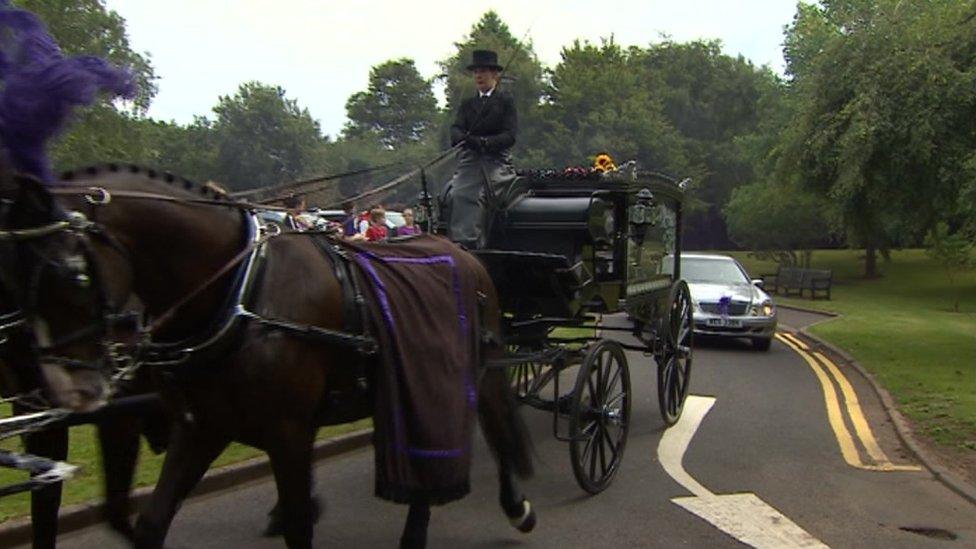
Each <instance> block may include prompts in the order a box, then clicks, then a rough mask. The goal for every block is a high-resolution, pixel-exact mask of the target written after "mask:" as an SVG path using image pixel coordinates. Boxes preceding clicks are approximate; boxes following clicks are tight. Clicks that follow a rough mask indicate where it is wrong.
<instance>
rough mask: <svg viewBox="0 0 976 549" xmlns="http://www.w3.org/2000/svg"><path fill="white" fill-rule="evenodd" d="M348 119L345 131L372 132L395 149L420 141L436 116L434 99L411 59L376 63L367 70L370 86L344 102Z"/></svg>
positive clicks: (350, 133)
mask: <svg viewBox="0 0 976 549" xmlns="http://www.w3.org/2000/svg"><path fill="white" fill-rule="evenodd" d="M346 113H347V116H348V117H349V123H348V124H346V128H345V134H346V135H347V136H348V137H353V138H359V137H365V136H375V137H377V138H378V139H379V141H380V143H382V144H383V146H384V147H387V148H390V149H396V148H399V147H402V146H404V145H407V144H409V143H417V142H419V141H422V140H423V139H424V138H425V137H426V136H427V134H428V132H429V131H430V130H431V128H432V127H433V126H434V124H435V123H436V120H437V114H438V111H437V100H436V99H435V98H434V92H433V91H431V83H430V81H429V80H425V79H424V78H423V77H422V76H420V73H419V72H417V67H416V66H415V65H414V62H413V60H412V59H397V60H393V61H387V62H386V63H383V64H381V65H377V66H375V67H373V68H372V70H370V72H369V87H368V88H367V90H366V91H363V92H358V93H355V94H353V95H352V96H351V97H350V98H349V100H348V101H347V102H346Z"/></svg>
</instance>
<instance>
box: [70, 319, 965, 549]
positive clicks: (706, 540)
mask: <svg viewBox="0 0 976 549" xmlns="http://www.w3.org/2000/svg"><path fill="white" fill-rule="evenodd" d="M808 320H809V319H808ZM799 322H804V320H801V319H800V317H797V320H794V323H799ZM628 359H629V361H630V365H631V371H632V374H631V375H632V382H633V389H634V401H633V405H634V406H633V411H632V427H631V432H630V438H629V442H628V445H627V448H626V454H625V456H624V460H623V465H622V466H621V468H620V470H619V473H618V475H617V477H616V479H615V481H614V483H613V485H612V486H611V487H610V488H608V489H607V490H606V491H605V492H603V493H602V494H600V495H598V496H587V495H586V494H585V493H584V492H583V491H582V490H580V489H579V488H578V487H577V486H576V483H575V480H574V478H573V473H572V470H571V466H570V463H569V451H568V448H567V446H566V444H564V443H561V442H558V441H556V440H554V439H553V438H552V435H551V417H550V416H549V415H548V414H547V413H544V412H539V411H534V410H529V409H526V410H525V415H526V418H527V420H528V421H529V423H530V427H531V430H532V434H533V438H534V442H535V448H536V452H537V455H538V461H537V469H538V471H537V475H536V477H535V478H533V479H532V480H530V481H529V482H527V483H525V491H526V493H527V495H528V496H529V498H530V499H531V500H532V502H533V504H534V506H535V508H536V509H537V511H538V514H539V525H538V527H537V528H536V530H535V531H534V532H532V533H531V534H529V535H523V534H519V533H518V532H516V531H515V530H513V529H512V528H511V527H509V525H508V523H507V521H506V520H505V518H504V517H503V515H502V513H501V511H500V509H499V508H498V505H497V491H496V488H495V486H496V480H495V475H494V467H493V463H492V461H491V459H490V458H489V457H488V453H487V450H486V449H485V447H484V445H483V444H479V448H478V452H477V454H476V459H475V469H474V471H473V478H472V484H473V491H472V494H471V495H469V496H468V497H467V498H466V499H464V500H462V501H461V502H458V503H455V504H452V505H448V506H446V507H443V508H438V509H435V510H434V515H433V518H432V521H431V527H430V546H431V547H438V548H439V547H444V548H453V547H557V548H567V547H730V546H738V545H741V544H740V542H739V541H737V538H736V537H733V536H732V535H729V534H727V533H725V532H723V530H722V529H720V526H721V524H723V523H724V524H725V528H726V529H729V528H730V527H729V524H731V525H732V526H731V529H732V530H736V529H737V528H739V527H742V526H743V525H747V524H751V523H753V522H756V521H758V522H759V523H762V521H766V522H765V524H766V525H767V526H766V527H764V528H763V530H769V531H773V530H777V529H778V528H780V527H782V526H783V525H784V523H789V524H792V525H795V526H792V527H794V528H797V529H802V531H803V532H805V535H806V536H807V538H806V539H808V540H810V541H811V545H813V544H815V542H816V541H818V540H819V542H821V543H823V544H826V545H829V546H831V547H885V548H888V547H943V546H944V547H976V506H974V505H972V504H970V503H968V502H966V501H965V500H963V499H961V498H960V497H958V496H956V495H955V494H954V493H952V492H950V491H949V490H948V489H946V488H945V487H944V486H942V485H941V484H939V483H938V482H937V481H935V480H934V479H933V478H932V477H931V475H929V474H928V473H927V472H924V471H907V472H906V471H894V472H881V471H871V470H864V469H860V468H856V467H852V466H851V465H849V464H848V462H846V461H845V459H844V457H842V454H841V450H840V446H839V443H838V438H837V437H836V436H835V429H832V426H831V424H830V422H829V421H828V415H827V411H826V407H825V397H824V389H823V387H822V386H821V384H820V382H819V381H818V377H817V376H816V375H815V373H814V370H813V369H812V368H811V366H810V365H809V364H808V363H807V362H806V361H805V360H804V359H803V358H801V356H800V355H799V354H797V352H795V351H794V350H793V349H791V348H789V347H787V346H786V345H785V344H784V343H782V342H781V341H779V340H776V341H774V344H773V346H772V349H771V350H770V351H769V352H765V353H763V352H754V351H752V350H751V347H750V346H749V345H748V344H747V343H745V342H743V343H737V342H730V343H723V342H712V341H699V342H698V347H697V348H696V350H695V360H694V370H693V381H692V393H693V394H694V395H704V396H708V397H713V398H714V399H715V400H714V402H712V401H710V400H707V399H701V400H699V401H698V403H705V402H710V403H711V408H710V410H708V411H707V414H706V415H704V417H703V419H702V420H701V422H700V425H699V424H698V423H697V422H692V423H695V424H694V425H691V424H690V423H689V422H685V418H683V420H682V423H679V425H681V426H682V429H681V430H682V431H683V432H689V433H690V435H689V436H690V437H691V438H690V444H689V445H688V449H687V452H686V453H684V456H683V465H684V469H685V470H686V471H687V474H688V475H690V478H692V479H693V482H697V483H698V485H699V486H700V487H703V488H702V489H703V490H705V491H707V492H709V493H711V494H715V495H717V498H716V497H712V498H711V499H705V500H702V501H710V502H715V501H725V500H731V499H735V498H722V496H723V495H728V494H740V493H751V494H755V496H756V498H758V499H755V498H752V499H750V501H754V502H755V501H758V500H761V501H762V502H764V503H761V504H759V505H760V507H759V508H757V507H755V506H752V507H748V506H742V505H738V504H739V503H743V502H742V501H741V500H742V499H743V498H745V496H743V497H740V498H739V499H736V502H737V503H736V502H731V501H730V502H727V503H729V504H730V505H729V506H726V507H721V506H719V507H721V508H719V509H717V510H715V512H714V513H713V514H712V515H710V516H709V518H708V520H706V519H705V518H701V517H700V516H698V515H696V514H694V513H692V512H690V511H689V510H686V509H685V508H684V507H682V506H681V505H679V504H678V503H675V502H672V499H673V498H686V499H684V500H681V499H679V502H680V501H689V500H690V498H687V496H691V495H692V492H691V491H689V489H688V488H686V486H687V485H688V484H689V483H688V481H687V479H685V481H684V485H682V484H679V483H678V482H677V481H675V479H674V478H673V477H672V476H671V475H669V473H668V472H666V471H665V469H664V467H663V465H664V464H662V462H661V460H660V459H659V457H658V455H659V454H658V452H659V446H660V445H661V440H662V436H663V434H664V429H663V424H662V422H661V419H660V417H659V415H658V411H657V397H656V389H655V383H656V382H655V377H654V368H653V367H652V359H650V358H646V357H643V356H640V355H639V354H638V353H628ZM843 373H844V374H845V375H846V377H847V378H848V379H849V380H850V383H851V384H852V386H853V389H854V390H855V391H856V393H857V397H858V398H857V400H858V401H859V402H860V406H861V408H862V409H863V412H864V416H865V417H866V418H867V422H868V423H869V424H870V427H871V431H872V432H873V434H874V437H875V438H876V439H877V442H878V446H880V448H881V449H882V450H883V451H884V453H885V454H886V456H887V457H888V458H889V459H890V461H891V462H892V463H893V464H895V465H899V466H901V465H910V464H911V462H910V460H908V459H907V458H906V457H905V454H904V451H903V450H902V449H901V448H900V447H899V445H898V442H897V439H896V438H895V433H894V431H893V429H892V428H891V426H890V425H889V424H888V423H887V421H886V418H885V416H884V414H883V411H882V409H881V408H880V405H879V403H878V402H877V400H876V398H875V397H874V395H873V393H872V392H871V391H870V390H869V388H868V386H867V384H866V383H865V382H864V380H862V379H859V378H858V376H857V374H856V372H854V371H853V370H849V369H845V370H844V371H843ZM564 375H567V376H569V375H572V374H570V373H569V372H567V373H566V374H564ZM568 383H569V380H568V379H567V384H568ZM691 415H693V414H688V413H686V414H685V416H686V418H688V417H690V416H691ZM845 421H846V424H847V425H853V427H856V425H854V424H852V421H853V420H851V419H850V418H847V419H845ZM851 431H852V432H853V431H854V428H852V429H851ZM674 432H675V433H678V431H674ZM669 436H670V437H674V436H675V435H669ZM479 442H480V441H479ZM668 446H669V447H670V442H669V443H668ZM861 450H862V452H863V448H861ZM680 462H681V460H680V455H679V465H680ZM316 483H317V489H318V492H319V494H320V495H321V496H322V497H323V498H324V499H325V501H326V510H325V514H324V516H323V518H322V520H321V521H320V522H319V523H318V525H317V526H316V530H315V535H316V540H315V542H316V546H319V547H325V546H329V547H357V548H358V547H395V546H396V542H397V539H398V536H399V533H400V529H401V527H402V525H403V520H404V518H405V516H406V508H404V507H401V506H396V505H392V504H388V503H385V502H382V501H380V500H377V499H375V498H373V497H371V490H372V452H371V451H369V450H368V449H366V450H362V451H357V452H353V453H350V454H346V455H344V456H341V457H338V458H334V459H331V460H328V461H325V462H322V463H320V464H319V466H318V467H317V469H316ZM749 498H751V496H750V497H749ZM274 500H275V491H274V486H273V483H272V482H271V481H270V479H269V480H267V481H262V482H257V483H254V484H251V485H247V486H243V487H239V488H238V489H236V490H233V491H228V492H224V493H219V494H215V495H212V496H208V497H204V498H200V499H195V500H192V501H190V502H188V503H187V504H186V505H185V506H184V507H183V509H182V510H181V511H180V513H179V515H178V516H177V518H176V520H175V522H174V524H173V528H172V530H171V531H170V535H169V538H168V539H167V546H169V547H256V548H258V547H281V546H283V544H282V543H281V541H280V540H268V539H263V538H261V537H260V532H261V530H262V528H263V526H264V523H265V516H264V514H265V512H266V511H267V509H268V508H269V507H270V506H271V505H272V503H273V502H274ZM771 509H772V510H771ZM723 516H724V518H723ZM787 526H788V525H787ZM902 528H914V529H921V530H926V531H930V532H931V533H934V534H941V535H943V536H956V537H957V539H955V540H944V539H939V538H933V537H929V536H926V535H922V534H919V533H913V532H910V531H907V530H904V529H902ZM739 529H741V528H739ZM746 529H747V528H746ZM763 533H765V532H763ZM737 536H738V539H748V536H747V535H744V534H743V535H738V534H737ZM772 545H777V544H776V543H773V544H772ZM778 545H780V546H783V544H778ZM790 545H792V544H790ZM62 547H65V548H75V547H86V548H87V547H124V544H122V543H121V541H120V540H119V539H118V538H115V537H114V536H113V535H112V534H111V533H109V532H108V531H107V530H106V529H105V528H103V527H94V528H90V529H87V530H83V531H80V532H77V533H74V534H70V535H67V536H63V537H62Z"/></svg>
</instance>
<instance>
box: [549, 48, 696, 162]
mask: <svg viewBox="0 0 976 549" xmlns="http://www.w3.org/2000/svg"><path fill="white" fill-rule="evenodd" d="M561 56H562V60H561V61H560V63H559V65H557V66H556V68H555V69H553V70H552V72H551V74H550V83H549V85H548V86H547V88H546V95H545V98H546V102H545V104H544V105H543V107H542V117H543V120H544V122H543V128H544V131H543V132H541V135H540V136H539V139H538V141H537V143H535V144H533V146H534V147H536V148H537V149H540V150H541V154H540V153H537V156H541V157H545V158H546V159H547V160H549V161H550V162H552V163H554V164H556V165H579V164H583V163H588V162H589V161H590V160H591V159H592V158H593V157H594V156H595V155H596V154H598V153H601V152H608V153H610V154H611V155H612V156H613V157H615V158H616V159H617V160H618V161H621V160H637V161H638V162H639V163H640V164H641V166H643V167H645V168H648V167H652V168H656V169H662V170H670V171H684V168H685V166H686V161H685V158H684V156H683V151H682V143H681V136H680V135H679V134H678V133H677V132H676V131H675V129H674V128H673V127H672V126H671V124H670V123H669V122H668V120H667V119H666V117H665V116H664V113H663V104H662V102H661V100H660V98H659V97H657V96H655V94H654V93H653V91H652V88H651V87H649V86H648V85H647V80H648V76H647V75H645V74H643V71H642V68H641V66H640V64H639V56H640V52H639V50H637V49H636V48H631V49H627V50H625V49H623V48H621V47H620V46H619V45H617V44H616V43H615V42H613V40H607V41H604V42H603V43H602V44H601V45H595V44H591V43H588V42H579V41H576V42H574V43H573V45H572V46H569V47H566V48H563V51H562V53H561Z"/></svg>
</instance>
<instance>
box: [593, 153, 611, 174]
mask: <svg viewBox="0 0 976 549" xmlns="http://www.w3.org/2000/svg"><path fill="white" fill-rule="evenodd" d="M616 169H617V165H616V164H614V163H613V158H611V157H610V155H609V154H607V153H600V154H598V155H596V159H595V160H594V161H593V170H594V171H597V172H600V173H605V172H612V171H615V170H616Z"/></svg>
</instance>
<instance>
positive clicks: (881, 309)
mask: <svg viewBox="0 0 976 549" xmlns="http://www.w3.org/2000/svg"><path fill="white" fill-rule="evenodd" d="M862 254H863V252H861V251H859V250H822V251H817V252H815V253H814V254H813V261H812V265H811V266H812V267H814V268H822V269H832V270H833V273H834V281H835V282H834V287H833V295H832V299H831V300H830V301H823V300H817V301H811V300H810V299H797V298H783V297H780V298H778V299H777V302H779V303H782V304H787V305H797V306H801V307H806V308H810V309H819V310H824V311H833V312H837V313H840V314H842V315H843V316H842V317H841V318H838V319H836V320H833V321H830V322H826V323H823V324H819V325H817V326H814V327H813V328H812V329H811V330H810V331H811V332H812V333H814V334H816V335H817V336H819V337H822V338H824V339H825V340H827V341H830V342H831V343H833V344H835V345H838V346H839V347H841V348H843V349H845V350H846V351H847V352H849V353H850V354H851V355H852V356H854V357H855V358H856V359H857V360H858V362H860V363H861V364H862V365H863V366H864V367H865V368H867V369H868V370H869V371H871V373H872V374H874V375H875V376H876V377H877V379H878V381H880V382H881V383H882V385H884V386H885V388H886V389H887V390H888V391H889V392H890V393H891V395H892V396H893V397H894V399H895V400H896V401H897V403H898V406H899V409H900V410H901V411H902V413H904V414H905V415H907V416H908V417H909V418H910V419H912V420H913V421H914V422H915V424H916V425H917V426H918V427H919V428H920V430H921V432H922V433H923V434H925V435H926V436H927V437H929V438H930V439H932V440H933V441H935V442H936V443H937V444H939V445H940V446H943V447H946V448H949V449H951V450H954V451H961V452H963V453H965V454H968V455H970V456H976V270H971V271H969V272H967V273H964V274H963V275H962V276H960V277H958V279H957V280H956V285H955V286H950V285H949V282H948V279H947V277H946V276H945V273H944V271H942V269H941V267H939V265H938V264H937V263H936V262H934V261H933V260H931V259H930V258H929V257H928V256H927V255H926V254H925V252H924V251H923V250H903V251H895V252H892V254H891V260H890V261H889V262H884V263H882V264H881V265H880V267H881V270H882V273H883V276H882V277H881V278H878V279H872V280H866V279H864V278H863V276H862V271H863V262H862V261H861V259H860V257H861V255H862ZM730 255H733V256H735V257H736V258H737V259H739V260H740V261H741V262H742V263H743V265H744V266H745V267H746V269H747V270H748V271H749V273H750V274H752V275H753V276H758V274H759V273H766V272H775V270H776V268H775V265H774V264H773V263H772V262H762V261H757V260H755V259H754V258H751V257H749V256H748V254H747V253H746V252H733V253H731V254H730ZM956 295H958V296H959V299H960V312H958V313H957V312H953V311H952V306H953V301H954V299H955V298H954V296H956Z"/></svg>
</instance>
